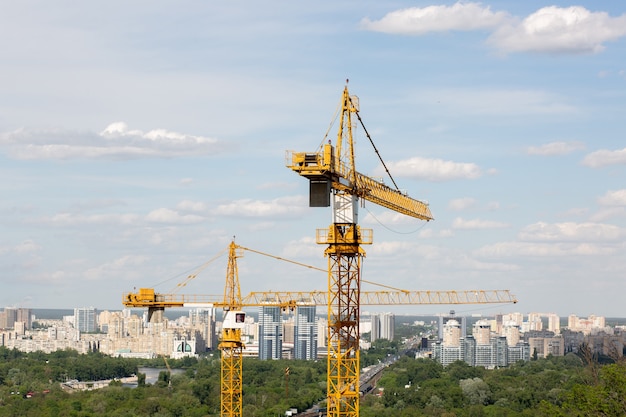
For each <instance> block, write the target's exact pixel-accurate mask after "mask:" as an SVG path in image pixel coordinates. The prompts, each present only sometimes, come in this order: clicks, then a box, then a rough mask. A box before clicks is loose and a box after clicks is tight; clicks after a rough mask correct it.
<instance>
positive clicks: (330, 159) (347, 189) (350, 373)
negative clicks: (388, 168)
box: [288, 85, 432, 417]
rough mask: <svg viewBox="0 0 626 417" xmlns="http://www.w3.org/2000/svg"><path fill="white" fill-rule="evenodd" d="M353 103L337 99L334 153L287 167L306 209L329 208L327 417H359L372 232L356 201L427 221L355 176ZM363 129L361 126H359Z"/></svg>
mask: <svg viewBox="0 0 626 417" xmlns="http://www.w3.org/2000/svg"><path fill="white" fill-rule="evenodd" d="M358 112H359V108H358V99H357V98H356V97H351V96H350V94H349V92H348V87H347V85H346V87H345V88H344V91H343V95H342V98H341V116H340V119H341V120H340V122H339V131H338V133H337V144H336V148H334V147H333V146H332V144H330V143H328V144H324V146H323V149H322V150H321V151H318V152H316V153H296V152H293V153H291V160H290V161H289V160H288V167H289V168H291V169H292V170H293V171H295V172H297V173H298V174H300V175H301V176H304V177H306V178H308V179H309V187H310V189H309V205H310V206H312V207H328V206H330V203H331V202H332V224H331V225H330V227H329V228H328V229H327V230H323V229H322V230H318V231H317V236H316V241H317V243H318V244H324V245H327V248H326V250H325V251H324V254H325V256H326V257H327V258H328V334H327V336H328V377H327V397H328V415H329V416H331V417H357V416H358V415H359V391H360V389H359V379H360V378H359V377H360V375H359V374H360V366H359V363H360V357H359V322H360V296H361V262H362V260H363V258H364V257H365V251H364V250H363V249H362V247H361V246H362V245H365V244H371V243H372V231H371V230H370V229H363V230H362V229H361V228H360V227H359V226H358V200H359V198H363V199H364V200H368V201H371V202H374V203H376V204H379V205H381V206H383V207H387V208H390V209H392V210H394V211H397V212H400V213H403V214H406V215H409V216H412V217H416V218H419V219H422V220H427V221H428V220H432V215H431V214H430V209H429V208H428V205H427V204H425V203H423V202H421V201H418V200H414V199H412V198H410V197H408V196H407V195H406V194H404V193H402V192H401V191H400V190H397V189H395V190H394V189H392V188H390V187H388V186H386V185H385V184H383V183H381V182H379V181H376V180H374V179H372V178H369V177H367V176H365V175H362V174H360V173H358V172H357V170H356V165H355V154H354V136H353V124H354V119H353V115H355V116H356V118H357V119H358V121H359V122H361V124H362V121H361V118H360V116H359V113H358ZM364 130H365V127H364Z"/></svg>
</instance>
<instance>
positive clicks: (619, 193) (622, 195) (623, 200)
mask: <svg viewBox="0 0 626 417" xmlns="http://www.w3.org/2000/svg"><path fill="white" fill-rule="evenodd" d="M598 203H599V204H600V205H603V206H622V207H624V206H626V189H622V190H615V191H607V193H606V194H605V195H603V196H602V197H600V198H599V199H598Z"/></svg>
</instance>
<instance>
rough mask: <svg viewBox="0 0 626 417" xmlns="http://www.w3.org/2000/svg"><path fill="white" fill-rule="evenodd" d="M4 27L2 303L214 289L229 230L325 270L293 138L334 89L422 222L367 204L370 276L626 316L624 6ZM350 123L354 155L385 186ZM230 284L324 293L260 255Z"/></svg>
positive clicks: (305, 140)
mask: <svg viewBox="0 0 626 417" xmlns="http://www.w3.org/2000/svg"><path fill="white" fill-rule="evenodd" d="M65 3H67V4H65ZM0 35H1V36H0V51H1V52H2V53H1V54H0V91H1V92H2V94H0V175H1V176H2V179H3V180H2V182H0V192H1V195H2V198H1V199H0V222H1V223H0V224H1V227H2V229H1V230H2V233H1V234H0V306H24V307H33V308H44V307H45V308H73V307H81V306H94V307H97V308H101V309H104V308H108V309H119V308H121V298H122V294H123V293H124V292H127V291H132V290H133V288H135V287H136V288H139V287H146V286H149V287H155V288H156V289H157V291H160V292H170V291H172V290H173V289H174V288H175V287H176V285H177V284H178V283H180V282H182V281H183V280H184V279H185V277H187V276H189V275H194V276H196V278H195V279H193V280H191V281H190V282H189V284H188V285H187V286H186V287H185V288H184V289H183V290H182V291H181V292H183V293H187V294H221V293H222V292H223V287H224V281H225V275H226V257H225V255H224V251H225V249H226V248H227V246H228V244H229V242H230V241H231V240H232V239H233V236H234V237H235V238H236V242H237V243H238V244H240V245H242V246H245V247H249V248H251V249H255V250H257V251H262V252H265V253H268V254H271V255H275V256H278V257H282V258H287V259H291V260H294V261H298V262H301V263H305V264H308V265H314V266H318V267H322V268H325V266H326V260H325V259H324V256H323V250H324V247H323V246H320V245H317V244H316V243H315V231H316V229H318V228H327V227H328V225H329V224H330V222H331V212H330V209H325V208H309V207H308V183H307V181H306V180H305V179H304V178H301V177H299V176H298V175H297V174H295V173H294V172H292V171H291V170H289V169H288V168H286V167H285V152H286V151H287V150H296V151H315V150H316V149H317V147H318V145H319V144H320V143H321V142H322V141H323V140H324V136H325V134H326V132H327V130H328V129H329V126H331V124H332V122H333V117H334V115H335V111H336V108H337V105H338V103H339V99H340V97H341V92H342V90H343V88H344V85H345V80H346V79H349V80H350V81H349V88H350V91H351V93H352V94H355V95H357V96H359V99H360V103H361V117H362V118H363V121H364V123H365V125H366V128H367V130H368V131H369V132H370V134H371V136H372V138H373V140H374V143H375V144H376V146H377V148H378V149H379V151H380V153H381V155H382V157H383V159H384V160H385V162H386V164H387V166H388V167H389V169H390V171H391V173H392V175H393V176H394V179H395V180H396V182H397V183H398V185H399V187H400V188H402V189H403V190H406V191H407V192H408V193H409V194H410V195H411V196H413V197H414V198H417V199H420V200H425V201H428V202H429V204H430V208H431V211H432V213H433V216H434V217H435V220H434V221H432V222H428V223H426V222H422V221H418V220H415V219H410V218H405V217H402V216H400V215H397V214H395V213H393V212H390V211H388V210H386V209H383V208H380V207H377V206H375V205H372V204H369V203H368V204H365V207H364V208H362V209H361V211H360V224H361V227H364V228H371V229H373V231H374V244H373V245H371V246H367V247H366V248H365V249H366V251H367V258H366V259H365V262H364V268H363V279H365V280H367V281H372V282H378V283H384V284H386V285H391V286H393V287H397V288H403V289H410V290H472V289H485V290H490V289H508V290H510V291H511V292H512V293H513V294H515V296H516V297H517V298H518V299H519V304H518V305H516V306H513V307H511V306H497V307H494V306H458V307H456V310H457V311H460V312H482V313H486V314H490V313H495V312H508V311H521V312H524V313H528V312H533V311H535V312H537V311H538V312H556V313H558V314H560V315H567V314H570V313H574V314H578V315H579V316H586V315H589V314H597V315H605V316H609V317H611V316H622V317H625V316H626V311H624V307H623V305H624V303H623V298H624V287H625V284H626V282H625V278H626V277H625V275H626V256H625V250H626V181H625V179H626V148H625V147H624V146H626V140H625V134H626V124H625V123H624V117H625V116H624V115H625V114H626V60H625V58H624V57H626V5H624V4H622V3H621V2H616V1H595V2H592V1H589V0H584V1H578V2H576V3H566V2H562V1H556V2H545V1H533V0H531V1H524V2H520V1H513V0H510V1H498V2H493V1H492V2H483V3H475V2H459V3H454V2H433V1H421V0H417V1H412V2H409V1H403V0H397V1H388V2H380V1H369V0H366V1H362V0H359V1H342V2H336V1H325V0H322V1H317V2H308V3H306V4H305V3H302V2H289V1H268V2H245V1H244V2H201V1H182V2H175V3H172V2H165V1H137V2H130V3H129V2H122V1H106V2H104V1H99V0H95V1H90V2H84V3H78V4H77V3H76V2H65V1H56V2H35V1H20V2H5V4H4V5H3V8H2V13H0ZM335 128H336V125H333V127H332V128H331V129H333V130H332V131H333V132H334V129H335ZM362 133H363V132H362V129H360V130H359V131H358V133H357V145H356V146H357V158H356V159H357V162H356V164H357V168H358V170H359V171H361V172H363V173H366V174H370V175H372V176H382V172H383V171H382V170H381V167H380V164H379V162H378V160H377V158H376V155H375V152H374V151H373V149H372V147H371V145H369V143H368V141H367V140H366V139H365V138H364V136H362ZM359 135H360V136H359ZM239 277H240V281H241V287H242V292H243V293H244V294H245V293H248V292H250V291H262V290H293V291H295V290H323V289H326V285H327V284H326V275H325V274H324V273H322V272H319V271H315V270H310V269H307V268H302V267H299V266H297V265H294V264H290V263H287V262H281V261H279V260H276V259H274V258H270V257H266V256H262V255H259V254H256V253H254V252H245V253H244V256H243V258H241V259H239ZM363 289H364V290H376V289H377V287H374V286H371V285H369V284H367V285H364V288H363ZM448 308H449V307H437V306H415V307H409V308H407V309H406V311H407V312H411V313H412V312H415V313H422V312H440V311H446V310H447V309H448ZM366 309H369V308H366ZM385 309H387V308H383V310H385Z"/></svg>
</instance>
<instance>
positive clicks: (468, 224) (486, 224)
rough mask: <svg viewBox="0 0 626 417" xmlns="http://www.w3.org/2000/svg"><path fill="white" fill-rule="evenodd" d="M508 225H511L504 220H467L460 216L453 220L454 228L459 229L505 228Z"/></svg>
mask: <svg viewBox="0 0 626 417" xmlns="http://www.w3.org/2000/svg"><path fill="white" fill-rule="evenodd" d="M506 227H509V225H508V224H506V223H502V222H495V221H490V220H480V219H472V220H465V219H462V218H460V217H457V218H456V219H454V221H453V222H452V228H453V229H459V230H479V229H504V228H506Z"/></svg>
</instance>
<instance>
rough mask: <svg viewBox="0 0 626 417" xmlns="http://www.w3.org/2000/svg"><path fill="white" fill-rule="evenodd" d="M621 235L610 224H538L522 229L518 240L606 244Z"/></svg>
mask: <svg viewBox="0 0 626 417" xmlns="http://www.w3.org/2000/svg"><path fill="white" fill-rule="evenodd" d="M623 235H624V233H623V231H622V230H621V229H620V228H619V227H618V226H614V225H611V224H602V223H573V222H566V223H552V224H551V223H544V222H539V223H535V224H531V225H529V226H526V227H525V228H524V229H522V230H521V231H520V234H519V238H520V239H521V240H523V241H527V242H606V241H615V240H618V239H620V238H621V237H622V236H623Z"/></svg>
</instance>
